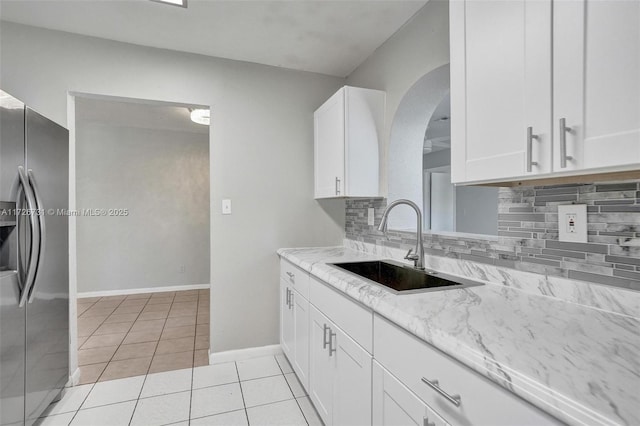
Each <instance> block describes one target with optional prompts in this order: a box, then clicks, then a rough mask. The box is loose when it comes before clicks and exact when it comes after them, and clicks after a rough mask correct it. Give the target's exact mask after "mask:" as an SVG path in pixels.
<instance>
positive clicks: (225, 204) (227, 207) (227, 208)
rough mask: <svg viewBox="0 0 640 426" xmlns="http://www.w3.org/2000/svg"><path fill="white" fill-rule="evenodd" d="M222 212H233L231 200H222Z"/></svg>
mask: <svg viewBox="0 0 640 426" xmlns="http://www.w3.org/2000/svg"><path fill="white" fill-rule="evenodd" d="M222 214H231V200H229V199H224V200H222Z"/></svg>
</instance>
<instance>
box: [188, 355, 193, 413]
mask: <svg viewBox="0 0 640 426" xmlns="http://www.w3.org/2000/svg"><path fill="white" fill-rule="evenodd" d="M193 368H194V367H193V366H191V387H190V388H189V420H187V424H188V425H191V405H192V404H193V376H194V371H193Z"/></svg>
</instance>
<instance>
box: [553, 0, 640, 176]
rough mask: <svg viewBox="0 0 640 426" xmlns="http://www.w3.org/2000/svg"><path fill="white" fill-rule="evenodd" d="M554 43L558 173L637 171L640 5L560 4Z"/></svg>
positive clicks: (611, 0) (592, 0)
mask: <svg viewBox="0 0 640 426" xmlns="http://www.w3.org/2000/svg"><path fill="white" fill-rule="evenodd" d="M553 35H554V39H553V40H554V42H553V63H554V70H553V71H554V72H553V81H554V83H553V86H554V87H553V95H554V97H553V110H554V116H555V117H554V118H555V120H554V132H555V134H554V135H555V137H554V140H555V141H557V143H555V146H554V170H555V171H565V170H579V169H594V168H600V167H616V166H631V168H638V165H639V164H640V1H636V0H632V1H629V0H622V1H617V0H607V1H599V0H586V1H585V0H564V1H556V2H554V4H553ZM563 119H564V121H563V122H564V123H565V125H564V129H561V123H560V120H563ZM563 143H564V146H563ZM563 151H564V152H563ZM563 154H564V161H563ZM568 157H571V158H568ZM634 165H635V167H634Z"/></svg>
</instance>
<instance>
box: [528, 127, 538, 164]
mask: <svg viewBox="0 0 640 426" xmlns="http://www.w3.org/2000/svg"><path fill="white" fill-rule="evenodd" d="M534 139H535V140H540V137H539V136H538V135H534V134H533V127H531V126H529V127H527V172H531V169H532V168H533V166H537V165H538V163H537V162H535V161H533V140H534Z"/></svg>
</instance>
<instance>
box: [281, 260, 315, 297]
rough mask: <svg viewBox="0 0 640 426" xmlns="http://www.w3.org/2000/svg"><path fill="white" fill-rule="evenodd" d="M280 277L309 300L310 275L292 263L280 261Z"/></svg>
mask: <svg viewBox="0 0 640 426" xmlns="http://www.w3.org/2000/svg"><path fill="white" fill-rule="evenodd" d="M280 276H281V277H282V279H283V280H284V281H285V282H286V283H287V284H288V285H291V286H292V287H293V288H295V289H296V290H297V291H298V293H300V295H301V296H302V297H304V298H305V299H307V300H309V273H308V272H306V271H303V270H302V269H300V268H298V267H297V266H294V265H293V264H292V263H291V262H289V261H287V260H284V259H281V260H280Z"/></svg>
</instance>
